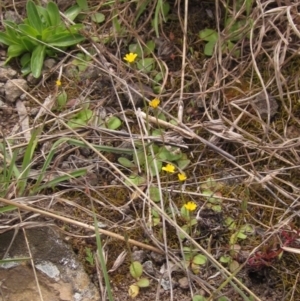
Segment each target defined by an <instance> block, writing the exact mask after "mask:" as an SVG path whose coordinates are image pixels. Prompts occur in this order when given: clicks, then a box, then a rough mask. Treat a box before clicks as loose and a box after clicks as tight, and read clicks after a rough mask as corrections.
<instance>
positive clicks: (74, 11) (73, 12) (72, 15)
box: [64, 5, 82, 21]
mask: <svg viewBox="0 0 300 301" xmlns="http://www.w3.org/2000/svg"><path fill="white" fill-rule="evenodd" d="M81 12H82V9H81V8H80V7H79V6H78V5H74V6H71V7H69V8H68V9H67V10H66V11H65V12H64V15H65V16H66V17H67V18H68V19H70V20H71V21H74V20H75V19H76V17H77V16H78V15H79V14H80V13H81Z"/></svg>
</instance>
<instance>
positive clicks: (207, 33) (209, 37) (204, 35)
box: [199, 28, 219, 43]
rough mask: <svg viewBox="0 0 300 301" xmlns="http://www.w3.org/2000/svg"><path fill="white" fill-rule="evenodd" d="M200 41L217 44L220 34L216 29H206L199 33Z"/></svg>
mask: <svg viewBox="0 0 300 301" xmlns="http://www.w3.org/2000/svg"><path fill="white" fill-rule="evenodd" d="M199 37H200V39H202V40H204V41H206V42H215V43H216V42H217V41H218V39H219V35H218V33H217V32H216V31H215V30H214V29H210V28H206V29H203V30H201V31H200V32H199Z"/></svg>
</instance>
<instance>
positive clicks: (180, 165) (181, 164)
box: [176, 159, 191, 170]
mask: <svg viewBox="0 0 300 301" xmlns="http://www.w3.org/2000/svg"><path fill="white" fill-rule="evenodd" d="M190 163H191V160H188V159H180V160H177V161H176V164H177V166H178V169H181V170H184V169H185V168H187V167H188V166H189V164H190Z"/></svg>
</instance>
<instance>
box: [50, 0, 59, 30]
mask: <svg viewBox="0 0 300 301" xmlns="http://www.w3.org/2000/svg"><path fill="white" fill-rule="evenodd" d="M47 11H48V15H49V19H50V25H51V26H57V25H59V24H60V23H61V19H60V14H59V10H58V7H57V5H56V4H55V3H54V2H52V1H51V2H49V3H48V5H47Z"/></svg>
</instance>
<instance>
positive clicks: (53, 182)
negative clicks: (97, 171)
mask: <svg viewBox="0 0 300 301" xmlns="http://www.w3.org/2000/svg"><path fill="white" fill-rule="evenodd" d="M86 173H87V170H86V168H81V169H78V170H75V171H72V172H70V173H68V174H66V175H63V176H59V177H57V178H55V179H53V180H51V181H49V182H47V183H45V184H43V185H41V186H38V187H36V186H35V189H34V190H32V191H31V194H36V193H38V192H40V191H41V190H43V189H46V188H52V187H55V186H57V185H58V184H60V183H62V182H64V181H68V180H70V179H75V178H78V177H82V176H85V175H86Z"/></svg>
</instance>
